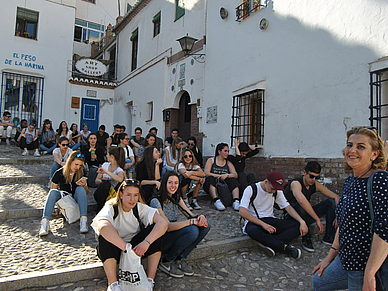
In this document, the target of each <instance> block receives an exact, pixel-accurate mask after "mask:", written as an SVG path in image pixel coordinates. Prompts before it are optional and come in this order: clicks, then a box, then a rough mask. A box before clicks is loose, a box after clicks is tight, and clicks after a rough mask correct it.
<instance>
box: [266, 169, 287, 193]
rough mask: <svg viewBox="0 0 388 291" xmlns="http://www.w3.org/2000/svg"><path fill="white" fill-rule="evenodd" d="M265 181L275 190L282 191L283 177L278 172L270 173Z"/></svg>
mask: <svg viewBox="0 0 388 291" xmlns="http://www.w3.org/2000/svg"><path fill="white" fill-rule="evenodd" d="M267 180H268V181H269V182H270V183H271V184H272V187H274V189H275V190H282V191H283V190H284V187H283V175H282V174H280V173H279V172H271V173H269V174H268V175H267Z"/></svg>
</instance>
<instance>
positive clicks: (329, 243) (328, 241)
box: [322, 235, 334, 246]
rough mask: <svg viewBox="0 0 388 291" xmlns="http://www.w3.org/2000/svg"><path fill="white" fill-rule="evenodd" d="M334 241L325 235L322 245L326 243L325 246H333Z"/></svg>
mask: <svg viewBox="0 0 388 291" xmlns="http://www.w3.org/2000/svg"><path fill="white" fill-rule="evenodd" d="M333 241H334V238H331V237H329V236H327V235H325V236H324V237H323V239H322V243H324V244H325V245H328V246H331V245H332V244H333Z"/></svg>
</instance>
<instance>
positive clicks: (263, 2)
mask: <svg viewBox="0 0 388 291" xmlns="http://www.w3.org/2000/svg"><path fill="white" fill-rule="evenodd" d="M264 7H267V0H244V2H243V3H241V4H240V5H239V6H237V7H236V21H238V22H241V21H242V20H243V19H246V18H248V17H249V16H250V15H251V14H253V13H255V12H256V11H259V10H260V9H262V8H264Z"/></svg>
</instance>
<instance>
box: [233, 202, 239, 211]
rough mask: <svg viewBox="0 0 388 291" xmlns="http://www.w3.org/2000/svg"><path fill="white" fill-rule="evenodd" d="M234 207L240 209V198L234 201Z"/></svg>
mask: <svg viewBox="0 0 388 291" xmlns="http://www.w3.org/2000/svg"><path fill="white" fill-rule="evenodd" d="M233 209H234V210H236V211H238V210H239V209H240V202H239V201H238V200H235V201H234V202H233Z"/></svg>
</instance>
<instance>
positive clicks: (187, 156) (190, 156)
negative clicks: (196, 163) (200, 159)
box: [183, 155, 193, 159]
mask: <svg viewBox="0 0 388 291" xmlns="http://www.w3.org/2000/svg"><path fill="white" fill-rule="evenodd" d="M192 157H193V155H184V156H183V158H185V159H187V158H192Z"/></svg>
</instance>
